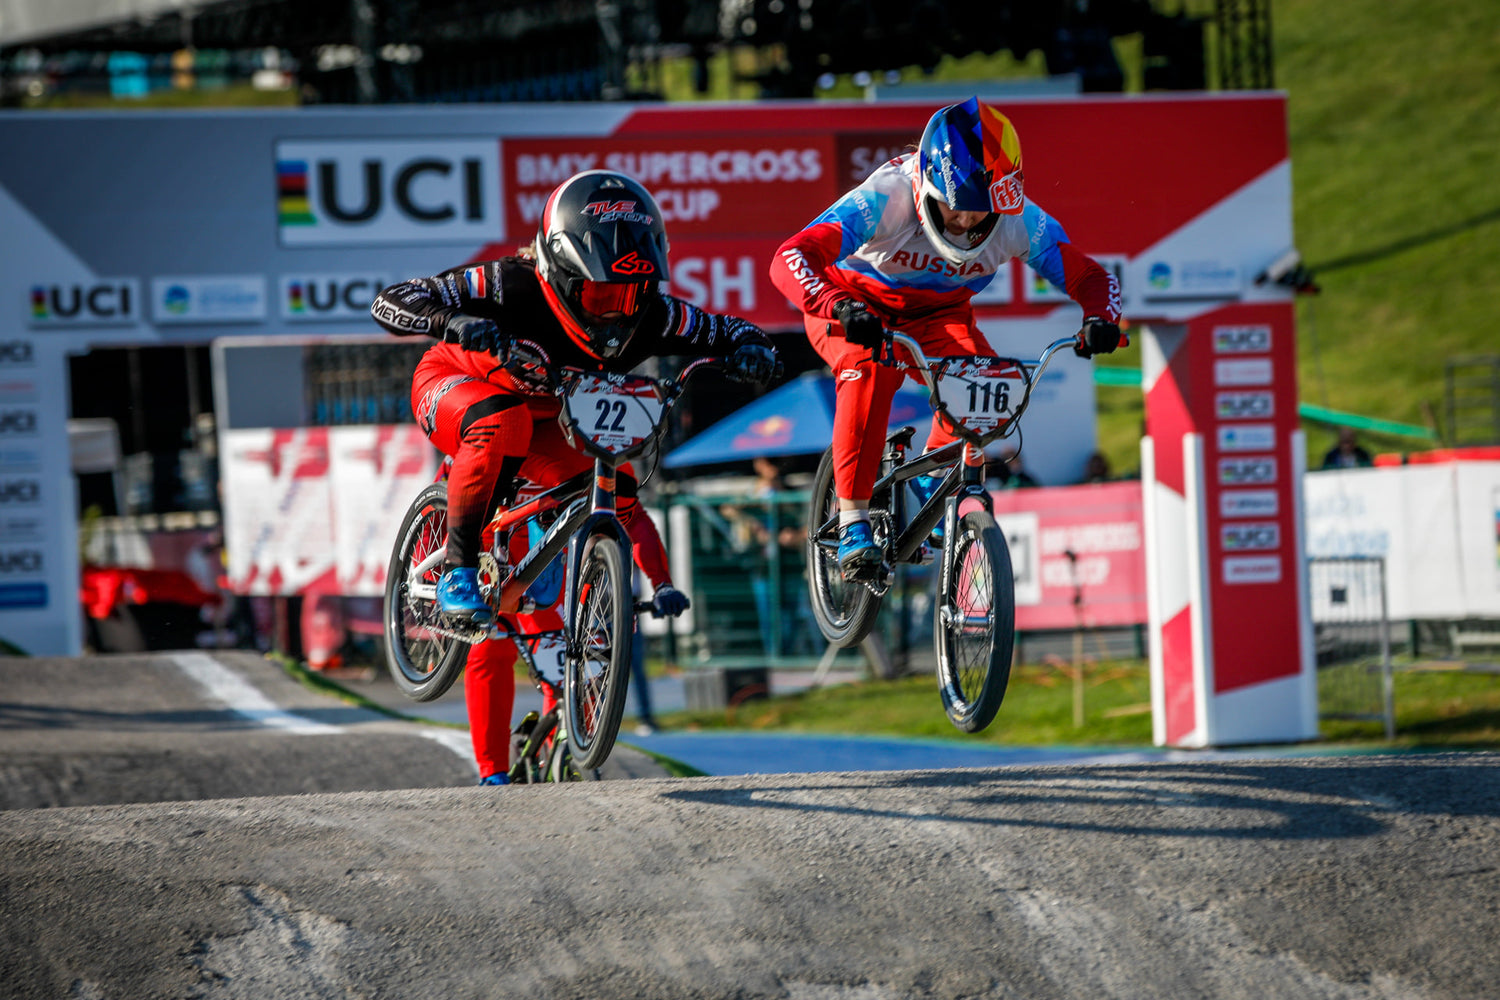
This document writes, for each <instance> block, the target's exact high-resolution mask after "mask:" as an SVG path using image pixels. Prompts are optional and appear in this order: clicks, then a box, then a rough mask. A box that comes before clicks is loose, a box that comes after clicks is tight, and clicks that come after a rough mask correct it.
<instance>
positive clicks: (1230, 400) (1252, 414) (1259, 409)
mask: <svg viewBox="0 0 1500 1000" xmlns="http://www.w3.org/2000/svg"><path fill="white" fill-rule="evenodd" d="M1214 416H1216V417H1218V418H1219V419H1220V420H1270V419H1271V418H1272V417H1274V416H1276V394H1275V393H1273V392H1271V391H1270V390H1269V389H1267V390H1264V391H1259V392H1216V393H1214Z"/></svg>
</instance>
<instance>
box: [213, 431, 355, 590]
mask: <svg viewBox="0 0 1500 1000" xmlns="http://www.w3.org/2000/svg"><path fill="white" fill-rule="evenodd" d="M220 441H221V442H222V444H223V452H222V455H221V459H220V477H221V481H222V484H223V491H224V496H223V502H224V547H225V549H226V550H227V551H228V553H229V582H230V586H231V587H233V588H234V589H235V590H236V591H238V592H239V593H244V594H297V593H304V592H308V591H312V590H323V591H325V592H326V591H328V590H329V589H330V585H331V584H332V582H333V579H334V553H335V549H334V537H333V508H332V505H331V503H330V497H331V489H330V480H329V476H328V428H326V427H307V428H302V429H299V430H271V429H265V430H240V431H225V432H224V433H223V434H221V435H220Z"/></svg>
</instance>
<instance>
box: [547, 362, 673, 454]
mask: <svg viewBox="0 0 1500 1000" xmlns="http://www.w3.org/2000/svg"><path fill="white" fill-rule="evenodd" d="M664 408H665V404H664V403H663V402H662V399H661V396H660V395H659V394H658V393H657V390H656V383H655V382H654V381H652V380H651V379H649V378H646V377H645V376H641V375H582V376H580V377H579V378H578V380H577V381H576V382H575V383H573V386H572V389H571V391H570V392H569V393H568V413H569V415H570V416H571V417H572V418H573V420H574V421H576V422H577V425H578V430H579V431H580V432H581V433H582V434H583V435H584V436H585V437H587V438H588V439H589V440H590V441H593V442H594V444H596V445H597V446H599V447H600V448H603V449H605V450H607V451H617V452H618V451H626V450H628V449H630V448H633V447H635V446H636V445H638V444H640V443H641V442H643V441H646V440H648V439H650V438H651V437H652V436H654V435H655V434H656V429H657V427H658V426H659V425H660V423H661V418H662V411H663V409H664Z"/></svg>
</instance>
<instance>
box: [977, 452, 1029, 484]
mask: <svg viewBox="0 0 1500 1000" xmlns="http://www.w3.org/2000/svg"><path fill="white" fill-rule="evenodd" d="M988 485H989V487H990V489H992V490H1018V489H1024V488H1026V487H1028V486H1040V485H1041V484H1040V483H1038V482H1037V481H1036V480H1035V479H1033V478H1032V476H1031V473H1029V472H1027V471H1026V468H1025V466H1023V465H1022V464H1021V456H1020V454H1019V453H1018V452H1015V451H1012V450H1007V451H1006V452H1005V453H1004V454H1002V455H1001V456H1000V460H999V461H998V462H995V463H994V464H993V465H992V472H991V475H990V477H989V483H988Z"/></svg>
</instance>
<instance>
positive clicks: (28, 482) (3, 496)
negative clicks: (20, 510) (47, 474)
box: [0, 476, 42, 510]
mask: <svg viewBox="0 0 1500 1000" xmlns="http://www.w3.org/2000/svg"><path fill="white" fill-rule="evenodd" d="M41 502H42V483H41V480H39V479H34V478H32V477H30V476H5V477H3V478H0V507H3V508H5V509H7V510H8V509H10V508H12V507H32V506H35V505H37V504H39V503H41Z"/></svg>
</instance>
